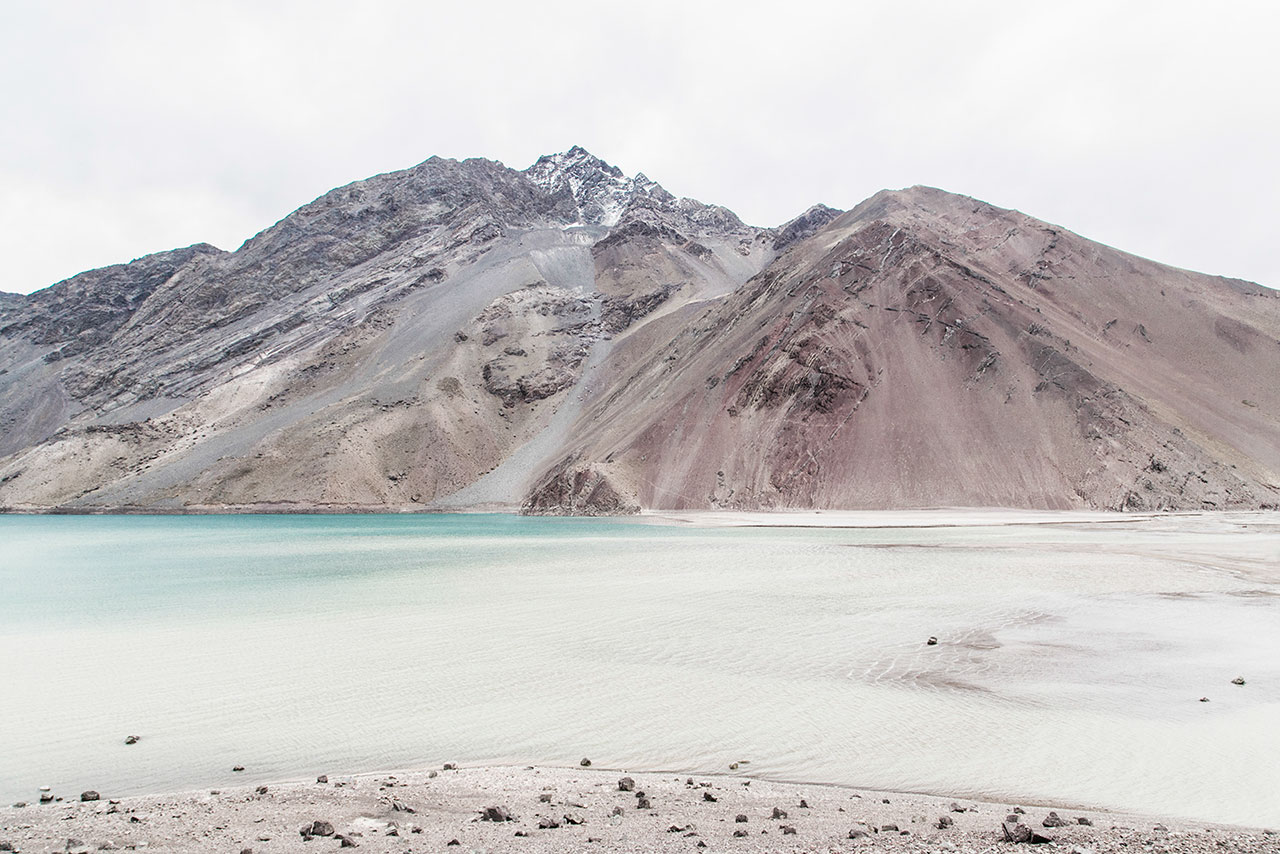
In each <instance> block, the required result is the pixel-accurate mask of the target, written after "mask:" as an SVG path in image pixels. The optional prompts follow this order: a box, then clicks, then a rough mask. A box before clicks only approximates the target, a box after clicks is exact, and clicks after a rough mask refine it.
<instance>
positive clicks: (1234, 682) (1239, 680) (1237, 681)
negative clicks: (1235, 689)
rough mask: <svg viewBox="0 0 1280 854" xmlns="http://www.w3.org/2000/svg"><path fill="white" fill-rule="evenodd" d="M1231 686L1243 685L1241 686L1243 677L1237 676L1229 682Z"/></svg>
mask: <svg viewBox="0 0 1280 854" xmlns="http://www.w3.org/2000/svg"><path fill="white" fill-rule="evenodd" d="M1231 684H1232V685H1243V684H1244V677H1243V676H1237V677H1236V678H1235V679H1232V680H1231Z"/></svg>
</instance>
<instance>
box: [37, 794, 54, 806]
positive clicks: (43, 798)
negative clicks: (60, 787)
mask: <svg viewBox="0 0 1280 854" xmlns="http://www.w3.org/2000/svg"><path fill="white" fill-rule="evenodd" d="M40 803H42V804H48V803H53V792H41V793H40Z"/></svg>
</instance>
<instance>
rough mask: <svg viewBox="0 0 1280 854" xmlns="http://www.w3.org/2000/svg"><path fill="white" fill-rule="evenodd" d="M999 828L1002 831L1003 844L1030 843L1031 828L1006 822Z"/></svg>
mask: <svg viewBox="0 0 1280 854" xmlns="http://www.w3.org/2000/svg"><path fill="white" fill-rule="evenodd" d="M1000 827H1001V828H1002V829H1003V830H1004V840H1005V842H1030V841H1031V828H1029V827H1027V826H1026V825H1025V824H1018V823H1015V822H1011V821H1006V822H1005V823H1004V824H1002V825H1000Z"/></svg>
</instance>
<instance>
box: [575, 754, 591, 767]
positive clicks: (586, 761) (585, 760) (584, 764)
mask: <svg viewBox="0 0 1280 854" xmlns="http://www.w3.org/2000/svg"><path fill="white" fill-rule="evenodd" d="M578 764H579V765H581V766H582V767H583V768H590V767H591V760H590V759H588V758H587V757H585V756H584V757H582V759H580V760H579V761H578Z"/></svg>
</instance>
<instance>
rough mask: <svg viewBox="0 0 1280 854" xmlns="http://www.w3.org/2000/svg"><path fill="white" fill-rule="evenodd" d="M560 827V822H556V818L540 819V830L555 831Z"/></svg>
mask: <svg viewBox="0 0 1280 854" xmlns="http://www.w3.org/2000/svg"><path fill="white" fill-rule="evenodd" d="M559 826H560V822H558V821H556V820H555V819H554V818H540V819H538V830H555V829H556V828H557V827H559Z"/></svg>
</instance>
